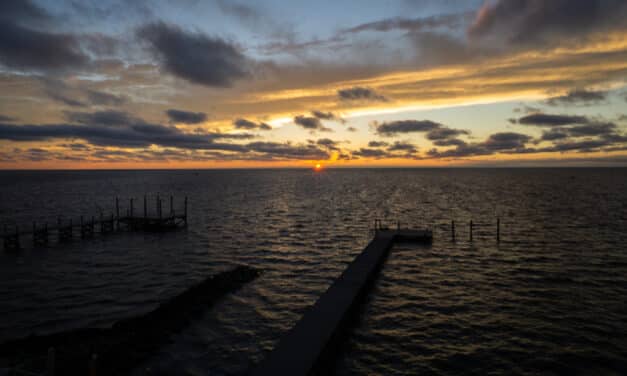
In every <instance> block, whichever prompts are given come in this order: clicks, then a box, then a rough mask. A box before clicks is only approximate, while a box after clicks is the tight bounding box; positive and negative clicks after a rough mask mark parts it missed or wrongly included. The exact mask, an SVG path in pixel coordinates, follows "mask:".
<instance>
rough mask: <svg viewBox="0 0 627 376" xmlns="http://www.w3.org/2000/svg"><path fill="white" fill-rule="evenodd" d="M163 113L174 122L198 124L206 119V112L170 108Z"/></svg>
mask: <svg viewBox="0 0 627 376" xmlns="http://www.w3.org/2000/svg"><path fill="white" fill-rule="evenodd" d="M165 113H166V115H168V117H169V118H170V120H171V121H172V122H174V123H182V124H200V123H202V122H205V121H207V114H206V113H204V112H190V111H183V110H177V109H174V108H171V109H169V110H167V111H166V112H165Z"/></svg>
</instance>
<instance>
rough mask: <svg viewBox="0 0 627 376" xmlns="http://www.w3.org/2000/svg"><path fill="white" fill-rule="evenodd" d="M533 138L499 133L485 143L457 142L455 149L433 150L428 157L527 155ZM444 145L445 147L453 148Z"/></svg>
mask: <svg viewBox="0 0 627 376" xmlns="http://www.w3.org/2000/svg"><path fill="white" fill-rule="evenodd" d="M531 139H532V137H531V136H529V135H526V134H522V133H515V132H499V133H494V134H491V135H490V136H488V138H486V139H485V140H484V141H483V142H478V143H472V144H469V143H466V142H464V141H461V140H457V139H452V140H450V141H455V143H456V144H455V148H453V149H448V150H444V151H441V150H438V149H431V150H429V151H428V152H427V156H429V157H431V158H463V157H470V156H481V155H491V154H495V153H499V152H505V153H525V152H528V151H530V150H529V149H527V148H526V147H525V145H526V143H528V142H529V141H531ZM452 145H453V144H451V145H443V146H452Z"/></svg>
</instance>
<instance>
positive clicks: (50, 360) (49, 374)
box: [46, 347, 55, 376]
mask: <svg viewBox="0 0 627 376" xmlns="http://www.w3.org/2000/svg"><path fill="white" fill-rule="evenodd" d="M54 363H55V351H54V347H50V348H48V357H47V358H46V376H54V369H55V365H54Z"/></svg>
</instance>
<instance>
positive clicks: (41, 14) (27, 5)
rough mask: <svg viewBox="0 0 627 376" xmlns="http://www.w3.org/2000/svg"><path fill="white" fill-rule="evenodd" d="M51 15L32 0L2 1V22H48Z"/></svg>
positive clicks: (0, 16) (0, 13)
mask: <svg viewBox="0 0 627 376" xmlns="http://www.w3.org/2000/svg"><path fill="white" fill-rule="evenodd" d="M49 19H50V15H49V14H48V13H47V12H46V11H45V10H43V9H41V8H39V7H38V6H36V5H35V4H33V3H32V1H30V0H3V1H1V2H0V22H12V21H16V20H19V21H21V22H26V23H32V22H47V21H48V20H49Z"/></svg>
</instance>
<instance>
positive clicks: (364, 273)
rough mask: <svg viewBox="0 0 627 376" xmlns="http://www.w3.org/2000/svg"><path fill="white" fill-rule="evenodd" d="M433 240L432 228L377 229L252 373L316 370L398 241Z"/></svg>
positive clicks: (284, 373)
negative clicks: (359, 251) (361, 249)
mask: <svg viewBox="0 0 627 376" xmlns="http://www.w3.org/2000/svg"><path fill="white" fill-rule="evenodd" d="M431 240H432V233H431V231H429V230H403V229H394V230H389V229H382V228H380V227H379V228H375V236H374V239H373V240H372V241H371V242H370V243H369V244H368V246H367V247H366V248H365V249H364V250H363V251H362V252H361V253H360V254H359V255H358V256H357V257H356V258H355V260H353V262H351V263H350V264H349V265H348V267H347V268H346V270H344V272H343V273H342V275H340V277H339V278H338V279H337V280H336V281H335V282H334V283H333V284H332V285H331V287H329V289H328V290H327V291H326V292H325V293H324V294H322V296H320V298H319V299H318V301H316V303H315V304H314V305H313V306H311V307H310V308H309V309H308V310H307V311H306V312H305V314H304V315H303V317H302V318H301V319H300V320H299V321H298V322H297V323H296V325H295V326H294V327H293V328H292V329H290V330H289V331H288V332H287V334H285V336H284V337H283V338H282V339H281V340H280V341H279V343H278V344H277V346H276V347H275V348H274V350H273V351H272V352H270V354H268V356H267V357H266V359H264V360H263V361H262V362H261V363H260V364H259V366H258V367H257V368H256V369H255V370H254V371H253V372H252V375H255V376H262V375H263V376H265V375H268V376H269V375H291V376H297V375H308V374H311V373H312V372H314V370H315V368H316V366H317V363H318V362H319V361H321V359H322V358H324V355H325V350H327V348H328V347H329V346H330V345H331V343H332V342H333V340H334V337H335V336H336V334H337V332H338V331H339V329H340V328H341V327H342V325H343V323H344V321H345V320H346V319H347V317H348V316H349V313H350V311H351V309H352V308H353V307H354V306H355V305H356V304H357V303H358V302H359V300H360V299H359V298H360V297H361V296H362V295H363V294H364V292H365V289H366V288H367V287H368V282H369V281H371V280H372V279H374V278H375V277H376V275H377V272H378V270H379V267H380V266H381V264H382V263H383V261H384V260H385V258H386V256H387V254H388V253H389V251H390V249H391V248H392V245H393V244H394V242H395V241H410V242H426V243H428V242H431Z"/></svg>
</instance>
